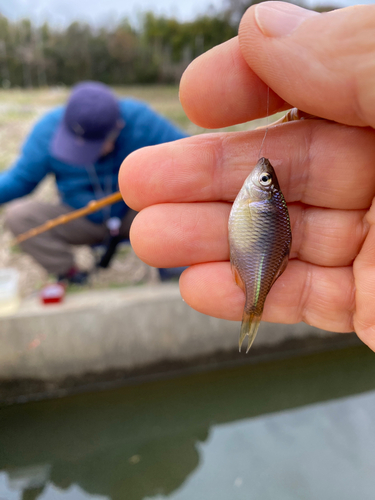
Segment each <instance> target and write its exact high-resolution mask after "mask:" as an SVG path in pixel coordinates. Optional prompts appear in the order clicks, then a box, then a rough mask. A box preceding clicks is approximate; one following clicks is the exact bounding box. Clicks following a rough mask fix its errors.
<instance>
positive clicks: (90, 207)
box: [14, 191, 122, 243]
mask: <svg viewBox="0 0 375 500" xmlns="http://www.w3.org/2000/svg"><path fill="white" fill-rule="evenodd" d="M120 200H122V196H121V193H120V191H116V193H113V194H111V195H109V196H105V197H104V198H102V199H100V200H91V201H90V202H89V203H88V204H87V205H86V206H85V207H83V208H79V209H78V210H74V211H73V212H70V213H68V214H64V215H60V216H59V217H56V218H55V219H50V220H48V221H47V222H45V223H44V224H41V225H40V226H37V227H34V228H33V229H30V230H29V231H26V232H25V233H22V234H20V235H18V236H17V238H15V240H14V243H22V242H23V241H26V240H28V239H29V238H32V237H33V236H37V235H38V234H41V233H44V232H46V231H49V230H50V229H52V228H53V227H56V226H60V225H62V224H66V223H67V222H70V221H71V220H75V219H79V218H80V217H83V216H85V215H88V214H92V213H93V212H97V211H98V210H100V209H101V208H103V207H106V206H107V205H112V204H113V203H116V202H117V201H120Z"/></svg>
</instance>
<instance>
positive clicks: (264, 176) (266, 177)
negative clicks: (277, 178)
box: [259, 173, 272, 186]
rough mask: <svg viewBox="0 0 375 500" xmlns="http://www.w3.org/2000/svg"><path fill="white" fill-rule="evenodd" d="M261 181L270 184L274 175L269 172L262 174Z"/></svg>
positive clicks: (262, 183) (263, 183) (265, 184)
mask: <svg viewBox="0 0 375 500" xmlns="http://www.w3.org/2000/svg"><path fill="white" fill-rule="evenodd" d="M259 182H260V183H261V185H262V186H269V185H270V184H271V183H272V175H271V174H268V173H265V174H261V176H260V177H259Z"/></svg>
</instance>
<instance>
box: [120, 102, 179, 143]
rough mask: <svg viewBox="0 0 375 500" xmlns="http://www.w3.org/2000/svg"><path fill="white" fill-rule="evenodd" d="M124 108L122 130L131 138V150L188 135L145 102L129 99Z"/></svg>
mask: <svg viewBox="0 0 375 500" xmlns="http://www.w3.org/2000/svg"><path fill="white" fill-rule="evenodd" d="M125 110H126V111H125V113H126V116H124V118H125V122H126V124H125V128H124V132H125V134H126V136H127V137H128V138H129V137H130V138H131V143H132V149H133V150H136V149H140V148H143V147H146V146H155V145H157V144H163V143H165V142H171V141H176V140H178V139H182V138H184V137H187V136H188V134H187V133H186V132H184V131H182V130H181V129H180V128H178V127H177V126H176V125H174V124H173V123H172V122H171V121H169V120H168V119H167V118H164V117H163V116H161V115H160V114H158V113H157V112H156V111H154V110H153V109H152V108H150V107H149V106H148V105H147V104H145V103H142V102H138V101H131V100H129V101H127V102H126V103H125Z"/></svg>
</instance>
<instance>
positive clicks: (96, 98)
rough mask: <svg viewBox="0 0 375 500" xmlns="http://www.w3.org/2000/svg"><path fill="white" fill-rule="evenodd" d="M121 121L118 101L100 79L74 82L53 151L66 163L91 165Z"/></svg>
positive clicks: (53, 140) (53, 143)
mask: <svg viewBox="0 0 375 500" xmlns="http://www.w3.org/2000/svg"><path fill="white" fill-rule="evenodd" d="M120 120H121V116H120V107H119V103H118V100H117V99H116V97H115V95H114V94H113V93H112V91H111V90H110V88H109V87H107V85H105V84H103V83H99V82H81V83H79V84H78V85H75V86H74V87H73V89H72V93H71V95H70V98H69V100H68V103H67V106H66V109H65V113H64V116H63V119H62V121H61V123H60V125H59V126H58V128H57V130H56V133H55V135H54V137H53V139H52V143H51V154H52V156H54V157H55V158H57V159H58V160H60V161H63V162H65V163H70V164H81V165H89V164H91V163H94V162H95V161H96V160H97V159H98V158H99V157H100V153H101V150H102V148H103V144H104V143H105V141H106V139H107V137H108V135H109V134H110V133H111V132H112V131H113V130H115V129H116V126H117V124H118V123H119V121H120Z"/></svg>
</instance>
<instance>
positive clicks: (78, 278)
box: [57, 267, 89, 285]
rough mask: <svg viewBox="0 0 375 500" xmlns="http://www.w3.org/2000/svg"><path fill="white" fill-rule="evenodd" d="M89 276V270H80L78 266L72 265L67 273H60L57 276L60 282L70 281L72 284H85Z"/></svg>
mask: <svg viewBox="0 0 375 500" xmlns="http://www.w3.org/2000/svg"><path fill="white" fill-rule="evenodd" d="M88 278H89V273H88V272H87V271H80V270H79V269H77V268H76V267H72V268H71V269H69V271H68V272H67V273H65V274H59V275H58V276H57V281H58V282H64V283H70V284H72V285H85V284H86V283H87V280H88Z"/></svg>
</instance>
